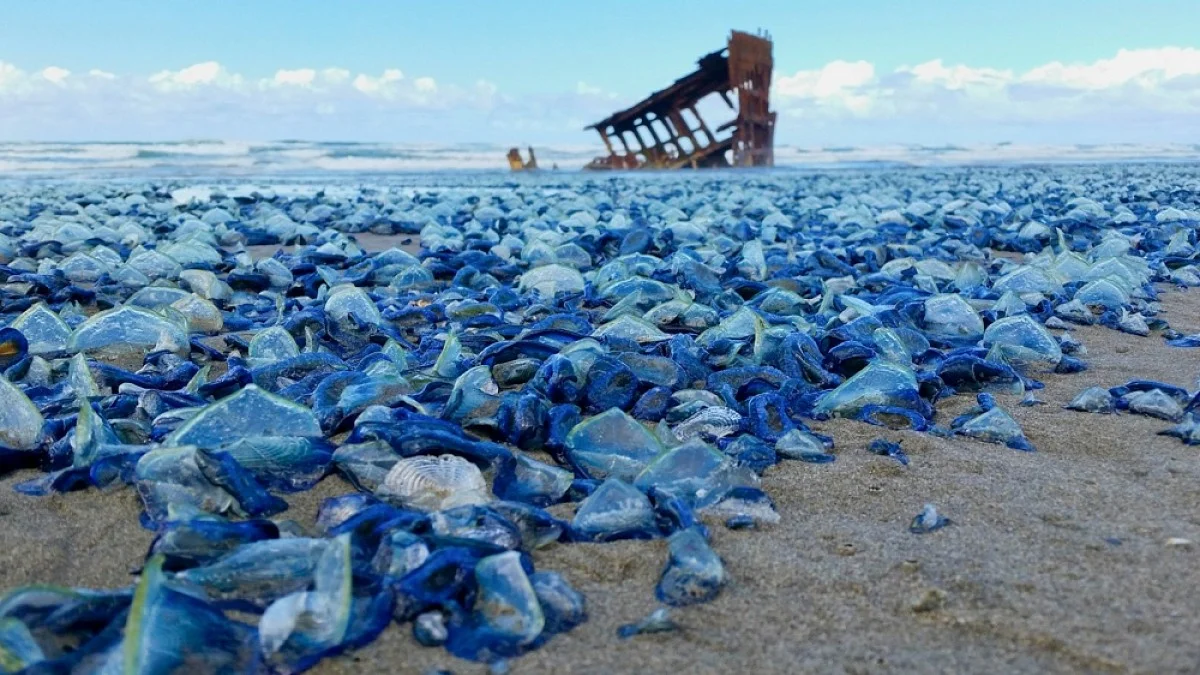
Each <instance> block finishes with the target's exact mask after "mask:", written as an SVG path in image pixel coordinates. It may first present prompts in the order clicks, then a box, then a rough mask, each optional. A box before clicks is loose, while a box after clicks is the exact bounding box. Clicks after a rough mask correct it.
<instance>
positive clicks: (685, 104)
mask: <svg viewBox="0 0 1200 675" xmlns="http://www.w3.org/2000/svg"><path fill="white" fill-rule="evenodd" d="M771 47H772V45H771V39H770V36H768V35H766V34H761V35H752V34H750V33H743V32H740V31H733V32H732V34H731V35H730V37H729V41H728V44H727V45H726V46H725V47H724V48H723V49H720V50H718V51H715V52H712V53H710V54H707V55H705V56H703V57H702V58H701V59H700V60H699V61H698V62H697V69H696V70H695V71H694V72H692V73H691V74H689V75H687V76H685V77H682V78H680V79H678V80H676V81H675V83H674V84H672V85H671V86H670V87H667V88H666V89H663V90H660V91H657V92H654V93H653V94H651V95H650V96H648V97H646V98H645V99H643V100H642V101H640V102H638V103H636V104H634V105H633V106H630V107H629V108H626V109H625V110H621V111H619V112H616V113H613V114H612V115H610V116H608V117H607V118H605V119H603V120H601V121H599V122H597V123H595V124H592V125H590V126H588V127H587V129H589V130H594V131H596V132H597V133H598V134H599V135H600V140H601V141H603V143H604V147H605V148H606V149H607V150H608V154H606V155H602V156H600V157H597V158H595V159H593V160H592V161H591V162H590V163H589V164H588V165H587V166H586V167H584V168H585V169H591V170H626V169H686V168H691V169H703V168H723V167H765V166H773V165H774V163H775V153H774V144H775V113H774V112H773V111H771V109H770V93H771V92H770V89H771V71H772V68H773V66H774V58H773V56H772V53H771ZM713 95H716V96H719V97H720V99H721V100H722V101H723V102H724V104H725V105H726V107H728V109H729V110H730V111H732V113H733V119H731V120H729V121H728V122H725V123H723V124H721V125H719V126H717V127H716V128H710V127H709V125H708V124H707V123H706V122H705V121H704V119H703V118H702V117H701V116H700V113H699V111H698V109H697V106H698V104H699V103H700V102H701V101H702V100H703V99H705V98H706V97H710V96H713Z"/></svg>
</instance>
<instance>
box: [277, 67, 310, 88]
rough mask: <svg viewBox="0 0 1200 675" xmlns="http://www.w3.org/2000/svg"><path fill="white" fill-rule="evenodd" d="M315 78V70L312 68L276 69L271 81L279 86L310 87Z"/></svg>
mask: <svg viewBox="0 0 1200 675" xmlns="http://www.w3.org/2000/svg"><path fill="white" fill-rule="evenodd" d="M316 79H317V71H315V70H313V69H312V68H300V69H298V70H277V71H275V77H273V78H271V83H272V84H276V85H281V86H289V85H290V86H294V87H311V86H312V85H313V82H315V81H316Z"/></svg>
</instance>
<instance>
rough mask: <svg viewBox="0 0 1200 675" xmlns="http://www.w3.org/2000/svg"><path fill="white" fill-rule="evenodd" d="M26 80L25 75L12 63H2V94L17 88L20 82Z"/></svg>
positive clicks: (0, 78) (0, 67) (0, 85)
mask: <svg viewBox="0 0 1200 675" xmlns="http://www.w3.org/2000/svg"><path fill="white" fill-rule="evenodd" d="M24 79H25V73H24V71H22V70H21V69H20V68H18V67H16V66H14V65H13V64H11V63H5V62H4V61H0V93H3V92H4V91H5V90H8V89H11V88H15V87H16V86H17V83H18V82H21V81H23V80H24Z"/></svg>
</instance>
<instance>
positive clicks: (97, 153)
mask: <svg viewBox="0 0 1200 675" xmlns="http://www.w3.org/2000/svg"><path fill="white" fill-rule="evenodd" d="M535 149H536V150H537V155H538V163H539V164H540V165H541V166H542V167H544V168H550V167H551V166H553V165H557V166H558V167H559V168H560V169H562V170H566V171H575V170H578V169H579V168H580V167H582V166H583V165H584V164H586V163H587V161H588V160H590V159H591V158H592V157H593V156H595V155H596V154H597V153H598V149H597V148H594V147H591V146H535ZM507 151H508V146H501V145H495V144H487V143H463V144H455V145H429V144H409V143H331V142H312V141H270V142H242V141H178V142H172V143H161V142H160V143H136V142H129V143H82V142H80V143H0V175H6V176H58V177H64V176H67V177H89V176H91V177H96V176H100V175H114V176H121V175H124V176H129V175H161V176H179V177H189V176H197V177H204V176H286V175H293V176H298V175H320V174H328V173H339V174H372V173H400V172H427V171H447V170H450V171H464V170H465V171H503V170H506V169H507V164H506V161H505V158H504V154H505V153H506V152H507ZM1191 161H1200V145H1145V144H1106V145H1068V146H1052V145H1020V144H1010V143H997V144H989V145H971V146H958V145H947V146H923V145H890V146H870V147H852V146H849V147H848V146H830V147H800V146H792V145H777V146H776V149H775V164H776V166H777V167H781V168H786V167H791V168H827V167H842V168H848V167H855V168H870V167H879V166H961V165H972V164H1013V163H1093V162H1094V163H1111V162H1191Z"/></svg>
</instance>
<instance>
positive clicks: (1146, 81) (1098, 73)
mask: <svg viewBox="0 0 1200 675" xmlns="http://www.w3.org/2000/svg"><path fill="white" fill-rule="evenodd" d="M1185 75H1200V49H1193V48H1191V47H1185V48H1180V47H1163V48H1161V49H1122V50H1120V51H1118V52H1117V55H1116V56H1114V57H1113V58H1111V59H1100V60H1099V61H1096V62H1095V63H1087V64H1070V65H1067V64H1063V63H1060V62H1058V61H1054V62H1052V63H1047V64H1046V65H1044V66H1039V67H1037V68H1033V69H1032V70H1030V71H1029V72H1027V73H1025V74H1024V75H1022V76H1021V81H1022V82H1027V83H1034V84H1045V85H1052V86H1059V87H1066V88H1071V89H1084V90H1091V91H1098V90H1103V89H1110V88H1114V87H1120V86H1122V85H1126V84H1136V85H1139V86H1142V87H1145V88H1154V87H1155V86H1157V85H1159V84H1162V83H1163V82H1166V81H1167V80H1171V79H1174V78H1177V77H1182V76H1185Z"/></svg>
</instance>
